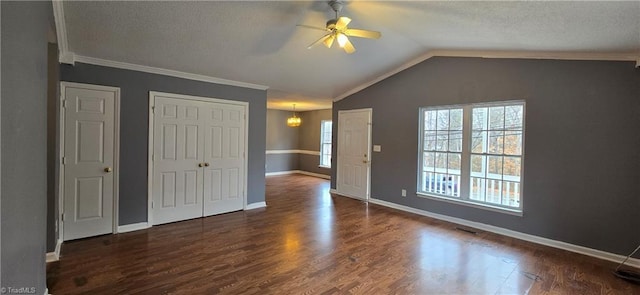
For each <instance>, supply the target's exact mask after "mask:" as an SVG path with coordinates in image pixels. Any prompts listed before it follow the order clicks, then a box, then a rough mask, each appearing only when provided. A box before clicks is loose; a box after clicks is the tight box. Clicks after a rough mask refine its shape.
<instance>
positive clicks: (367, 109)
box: [336, 108, 373, 201]
mask: <svg viewBox="0 0 640 295" xmlns="http://www.w3.org/2000/svg"><path fill="white" fill-rule="evenodd" d="M363 111H365V112H367V113H368V115H369V122H368V124H367V137H368V139H367V155H368V158H369V159H368V161H369V163H367V192H366V195H365V197H364V199H362V200H363V201H369V199H371V158H372V157H371V142H372V141H371V126H372V125H373V108H362V109H353V110H338V136H337V137H336V139H337V140H338V145H339V144H340V114H349V113H357V112H363ZM336 156H337V157H338V160H337V161H336V191H337V192H338V194H341V195H344V193H343V192H340V191H339V190H338V184H339V183H340V178H339V177H338V175H339V174H338V170H339V169H340V159H341V158H340V148H339V146H337V147H336ZM352 197H355V196H352ZM358 199H360V198H358Z"/></svg>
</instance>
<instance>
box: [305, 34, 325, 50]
mask: <svg viewBox="0 0 640 295" xmlns="http://www.w3.org/2000/svg"><path fill="white" fill-rule="evenodd" d="M329 37H331V34H326V35H324V36H322V38H320V39H318V40H317V41H316V42H313V43H311V45H309V46H308V47H307V49H311V47H313V46H316V45H318V44H320V43H322V42H324V40H327V38H329Z"/></svg>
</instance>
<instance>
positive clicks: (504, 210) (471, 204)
mask: <svg viewBox="0 0 640 295" xmlns="http://www.w3.org/2000/svg"><path fill="white" fill-rule="evenodd" d="M416 195H417V196H418V197H421V198H427V199H432V200H436V201H443V202H447V203H451V204H458V205H463V206H467V207H472V208H478V209H483V210H488V211H493V212H498V213H504V214H510V215H515V216H520V217H522V216H523V213H522V211H519V210H512V209H507V208H502V207H497V206H491V205H485V204H478V203H475V202H470V201H465V200H458V199H452V198H447V197H443V196H438V195H431V194H426V193H421V192H417V193H416Z"/></svg>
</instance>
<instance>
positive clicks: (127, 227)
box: [118, 222, 151, 234]
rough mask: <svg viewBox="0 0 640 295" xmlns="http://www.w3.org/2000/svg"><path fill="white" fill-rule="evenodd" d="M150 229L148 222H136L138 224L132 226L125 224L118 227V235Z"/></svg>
mask: <svg viewBox="0 0 640 295" xmlns="http://www.w3.org/2000/svg"><path fill="white" fill-rule="evenodd" d="M150 227H151V226H149V223H148V222H138V223H132V224H127V225H119V226H118V233H119V234H122V233H128V232H132V231H137V230H143V229H147V228H150Z"/></svg>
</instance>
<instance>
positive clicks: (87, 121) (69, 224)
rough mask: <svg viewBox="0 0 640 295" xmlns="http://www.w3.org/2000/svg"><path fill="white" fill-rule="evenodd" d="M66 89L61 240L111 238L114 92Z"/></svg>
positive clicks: (74, 87) (78, 88)
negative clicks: (103, 235)
mask: <svg viewBox="0 0 640 295" xmlns="http://www.w3.org/2000/svg"><path fill="white" fill-rule="evenodd" d="M63 89H64V90H63V91H64V101H63V108H64V113H63V114H64V121H63V124H64V126H63V132H64V138H63V140H64V150H63V156H64V158H63V169H64V183H63V203H64V209H63V210H64V211H63V239H64V240H65V241H66V240H73V239H79V238H85V237H90V236H96V235H101V234H108V233H112V232H113V218H114V216H113V212H114V210H113V198H114V176H113V175H114V174H113V172H112V171H113V167H114V158H115V157H114V151H115V147H114V136H115V127H114V122H115V111H114V110H115V101H116V92H115V91H109V90H95V89H90V87H88V88H83V87H82V86H77V87H76V86H70V85H66V84H63Z"/></svg>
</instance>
